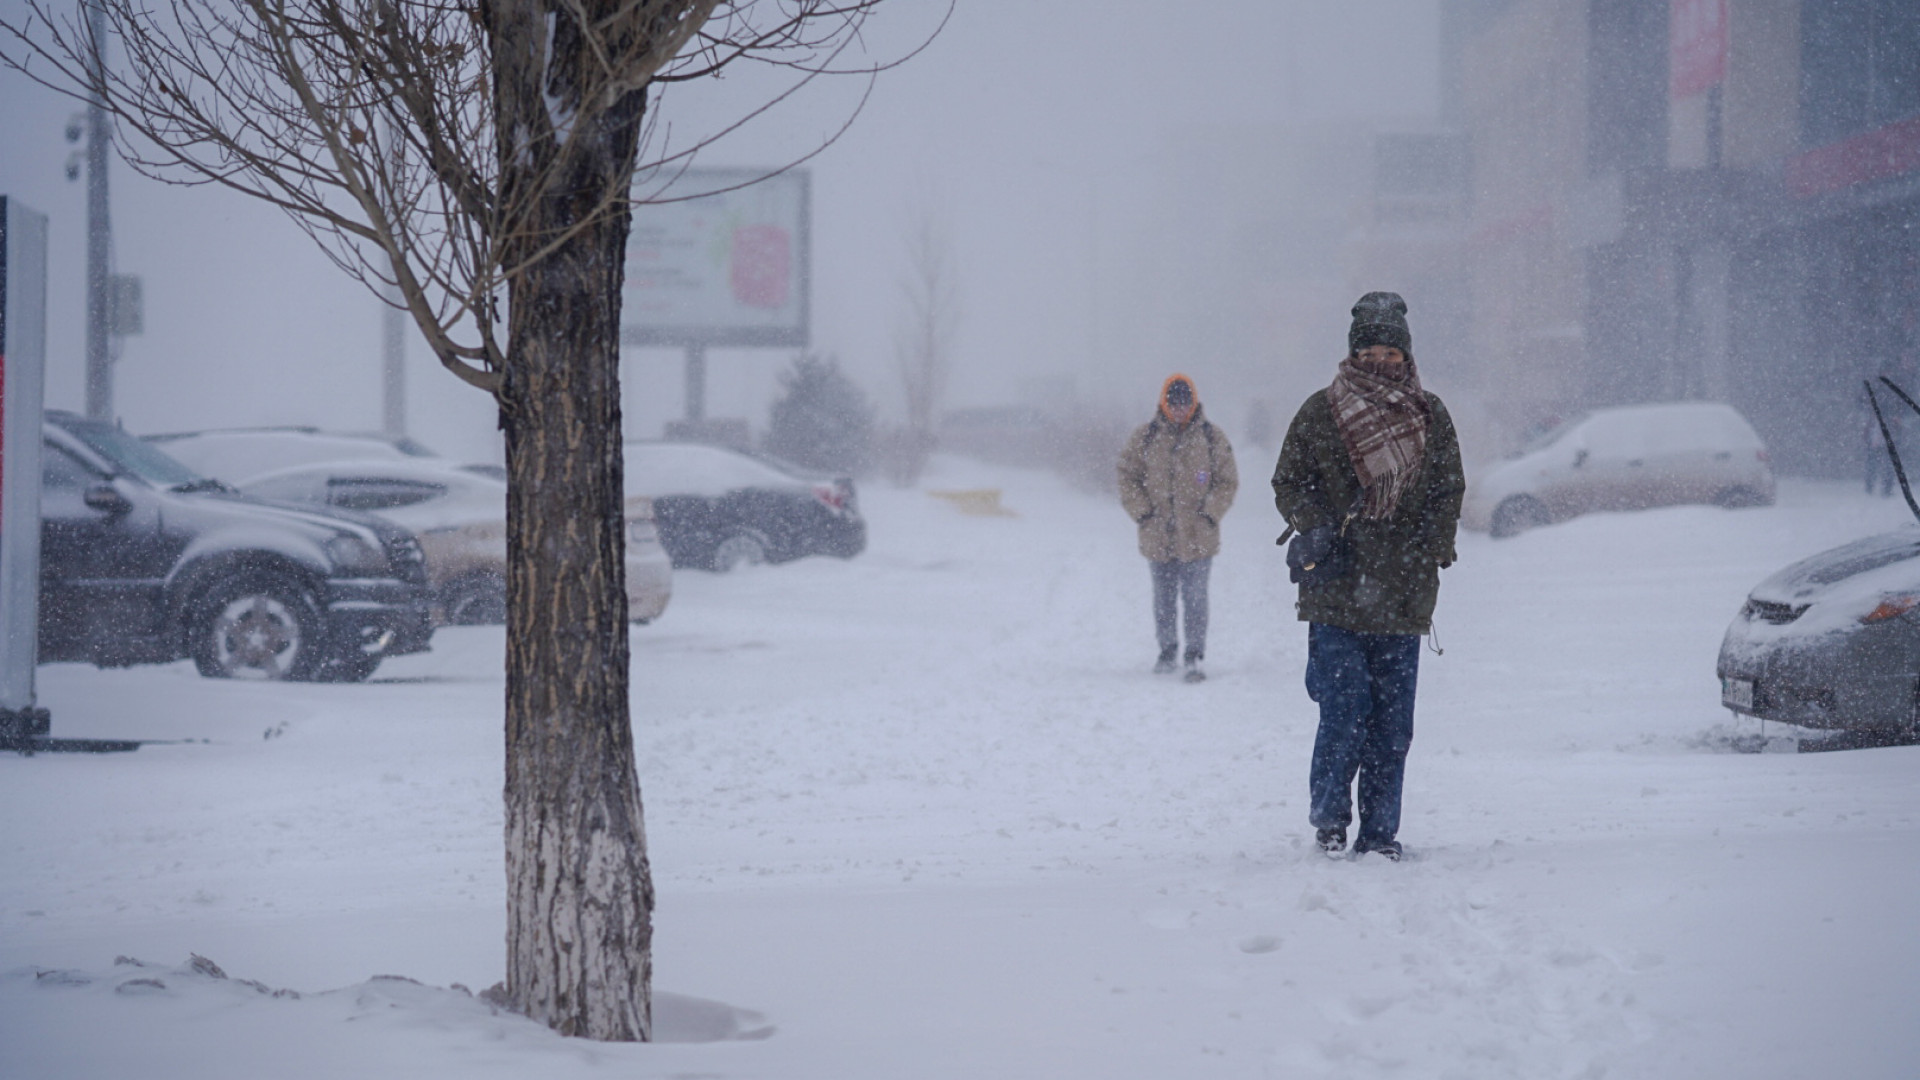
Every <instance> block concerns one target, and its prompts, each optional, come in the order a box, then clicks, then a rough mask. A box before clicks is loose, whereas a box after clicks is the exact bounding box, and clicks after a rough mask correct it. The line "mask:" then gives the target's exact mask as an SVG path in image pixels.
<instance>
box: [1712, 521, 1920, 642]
mask: <svg viewBox="0 0 1920 1080" xmlns="http://www.w3.org/2000/svg"><path fill="white" fill-rule="evenodd" d="M1915 592H1920V526H1908V527H1906V528H1903V529H1898V530H1895V531H1894V532H1890V533H1882V534H1880V535H1878V536H1869V537H1867V538H1865V539H1862V540H1856V541H1854V542H1853V543H1851V544H1843V545H1841V546H1840V547H1837V548H1831V549H1829V550H1827V551H1823V552H1821V553H1820V554H1818V555H1814V556H1811V557H1809V558H1805V559H1802V560H1800V561H1799V562H1797V563H1794V564H1793V565H1792V566H1789V567H1787V568H1786V569H1784V570H1781V571H1780V572H1779V573H1776V574H1774V575H1773V576H1772V577H1769V578H1767V579H1766V580H1765V581H1762V582H1761V583H1760V584H1759V585H1757V586H1755V587H1754V589H1753V592H1752V593H1750V594H1748V595H1749V602H1748V606H1747V609H1746V610H1745V611H1744V612H1742V614H1741V616H1740V617H1739V618H1736V619H1735V620H1734V621H1733V625H1732V626H1730V627H1729V628H1728V630H1727V637H1726V640H1725V641H1724V642H1723V643H1722V646H1721V650H1722V655H1723V658H1724V657H1734V658H1742V659H1752V658H1754V657H1759V656H1761V655H1764V653H1765V651H1766V650H1767V648H1768V647H1770V646H1771V645H1772V644H1774V643H1776V642H1781V641H1785V640H1789V639H1792V640H1796V641H1802V642H1804V641H1807V640H1808V639H1812V638H1817V637H1825V636H1827V635H1832V634H1845V633H1851V632H1853V631H1857V630H1859V629H1860V617H1861V616H1863V615H1865V614H1867V613H1868V612H1870V611H1872V610H1873V609H1874V607H1875V606H1876V605H1878V604H1879V603H1880V601H1881V600H1883V599H1885V598H1887V597H1889V596H1897V595H1901V594H1911V593H1915ZM1755 605H1774V606H1778V607H1780V608H1786V609H1794V613H1793V614H1792V615H1791V616H1790V617H1787V618H1786V621H1784V622H1782V621H1776V620H1774V619H1769V618H1765V617H1761V616H1759V615H1757V614H1756V612H1755V610H1754V609H1755ZM1905 617H1911V616H1905Z"/></svg>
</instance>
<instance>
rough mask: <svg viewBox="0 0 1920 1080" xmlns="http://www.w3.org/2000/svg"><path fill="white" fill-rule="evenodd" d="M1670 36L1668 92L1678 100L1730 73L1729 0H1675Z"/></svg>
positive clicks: (1713, 85) (1717, 83) (1697, 92)
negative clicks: (1728, 62) (1728, 57)
mask: <svg viewBox="0 0 1920 1080" xmlns="http://www.w3.org/2000/svg"><path fill="white" fill-rule="evenodd" d="M1672 3H1673V8H1672V24H1671V33H1670V35H1669V36H1668V39H1667V93H1668V95H1669V96H1670V97H1671V98H1672V99H1673V100H1675V101H1680V100H1682V99H1684V98H1690V97H1692V96H1694V95H1695V94H1703V93H1706V92H1707V91H1708V90H1711V89H1713V88H1714V87H1716V86H1719V85H1720V84H1721V82H1723V81H1724V80H1725V79H1726V77H1727V51H1728V48H1729V46H1730V45H1731V43H1732V32H1731V29H1730V27H1729V26H1728V12H1727V0H1672Z"/></svg>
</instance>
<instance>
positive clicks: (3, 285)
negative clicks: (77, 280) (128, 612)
mask: <svg viewBox="0 0 1920 1080" xmlns="http://www.w3.org/2000/svg"><path fill="white" fill-rule="evenodd" d="M46 312H47V219H46V217H45V216H43V215H41V214H37V213H35V212H33V211H32V210H29V209H27V208H26V207H24V206H21V205H20V203H19V201H18V200H16V199H10V198H7V197H6V196H4V195H0V738H7V737H19V736H22V735H35V734H40V735H44V734H45V733H46V714H45V713H44V712H41V711H39V710H37V709H35V708H34V694H33V666H34V663H35V661H36V660H37V659H38V656H37V646H38V634H39V626H40V405H41V402H42V400H43V397H44V383H43V381H42V380H43V378H44V373H45V370H46V346H47V316H46ZM23 725H24V727H25V728H30V729H31V730H26V729H23Z"/></svg>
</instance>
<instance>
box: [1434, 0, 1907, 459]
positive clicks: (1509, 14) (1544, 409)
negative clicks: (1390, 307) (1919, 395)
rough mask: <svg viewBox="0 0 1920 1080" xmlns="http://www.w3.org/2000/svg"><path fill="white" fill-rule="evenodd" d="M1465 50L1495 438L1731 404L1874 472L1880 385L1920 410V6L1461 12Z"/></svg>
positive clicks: (1647, 6) (1453, 47)
mask: <svg viewBox="0 0 1920 1080" xmlns="http://www.w3.org/2000/svg"><path fill="white" fill-rule="evenodd" d="M1443 40H1444V48H1445V50H1446V68H1445V70H1446V71H1447V73H1448V74H1447V105H1446V109H1445V115H1446V120H1447V122H1448V123H1449V125H1451V126H1452V127H1453V128H1454V129H1455V130H1457V131H1458V132H1459V133H1460V135H1461V137H1462V138H1463V139H1464V140H1465V143H1466V145H1467V147H1468V150H1467V153H1468V156H1469V160H1470V162H1471V165H1470V170H1471V172H1470V180H1469V181H1468V185H1467V187H1468V196H1467V204H1468V205H1467V210H1466V213H1465V220H1464V223H1463V226H1462V228H1461V230H1460V241H1459V244H1458V247H1457V249H1456V251H1457V259H1458V265H1459V267H1460V275H1459V276H1460V279H1461V280H1462V281H1463V282H1464V290H1465V292H1466V296H1465V298H1464V300H1463V301H1462V302H1463V304H1464V305H1465V315H1464V318H1465V321H1466V324H1467V330H1466V337H1467V339H1468V340H1469V341H1470V343H1471V344H1470V348H1471V351H1472V353H1473V355H1474V358H1475V363H1476V365H1477V369H1476V371H1475V388H1476V390H1477V392H1478V393H1480V394H1481V395H1482V397H1483V399H1484V405H1485V409H1486V412H1487V415H1488V416H1489V418H1490V421H1491V423H1492V424H1493V425H1494V427H1495V428H1496V429H1497V436H1496V437H1497V438H1503V439H1505V440H1507V441H1508V442H1510V443H1511V442H1514V441H1518V440H1519V439H1521V438H1524V437H1525V435H1526V434H1527V433H1528V432H1529V430H1531V429H1535V428H1538V427H1540V426H1542V425H1544V424H1549V423H1551V422H1553V421H1554V420H1556V419H1557V418H1559V417H1561V416H1564V415H1567V414H1570V413H1572V412H1575V411H1578V410H1580V409H1582V408H1587V407H1592V406H1597V405H1610V404H1628V403H1635V402H1647V401H1668V400H1684V399H1710V400H1724V401H1728V402H1731V403H1733V404H1734V405H1735V406H1737V407H1739V408H1740V409H1741V411H1743V412H1745V413H1746V414H1747V415H1748V416H1749V417H1750V418H1751V419H1752V420H1753V421H1754V423H1755V426H1756V427H1758V428H1759V429H1760V431H1761V433H1762V435H1763V436H1764V437H1765V438H1766V439H1767V441H1768V444H1769V446H1770V447H1771V448H1772V450H1773V456H1774V461H1775V464H1776V466H1777V467H1778V468H1779V469H1780V470H1781V471H1783V472H1788V473H1795V474H1804V475H1842V474H1845V473H1848V472H1851V471H1852V470H1853V469H1854V468H1856V467H1857V463H1858V462H1859V460H1860V454H1861V448H1862V433H1863V431H1864V425H1865V420H1866V416H1867V414H1866V412H1865V407H1864V391H1863V390H1862V387H1861V383H1862V380H1863V379H1866V378H1871V377H1874V376H1878V375H1880V374H1883V373H1884V374H1889V375H1891V376H1893V377H1894V378H1895V379H1896V380H1897V381H1900V382H1901V383H1902V384H1903V385H1905V386H1907V387H1908V389H1909V390H1916V389H1920V387H1915V386H1914V381H1915V375H1916V372H1917V371H1920V3H1914V2H1913V0H1581V2H1575V3H1568V2H1565V0H1450V2H1449V3H1448V5H1447V17H1446V30H1445V33H1444V35H1443ZM1908 427H1909V430H1913V431H1916V432H1920V418H1916V422H1915V423H1913V424H1910V425H1908Z"/></svg>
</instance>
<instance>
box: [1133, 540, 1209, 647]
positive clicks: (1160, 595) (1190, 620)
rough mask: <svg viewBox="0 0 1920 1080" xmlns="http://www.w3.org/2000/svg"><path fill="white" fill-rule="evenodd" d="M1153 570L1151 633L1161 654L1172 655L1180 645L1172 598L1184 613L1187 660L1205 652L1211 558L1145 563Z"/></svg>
mask: <svg viewBox="0 0 1920 1080" xmlns="http://www.w3.org/2000/svg"><path fill="white" fill-rule="evenodd" d="M1147 565H1148V566H1149V567H1150V568H1151V569H1152V571H1153V634H1154V637H1155V638H1156V639H1157V640H1158V642H1159V644H1160V655H1162V656H1167V657H1171V656H1172V655H1173V654H1174V653H1175V652H1176V651H1178V650H1179V648H1180V635H1179V632H1178V629H1177V628H1176V626H1175V620H1174V601H1175V599H1176V598H1178V600H1179V603H1180V606H1181V607H1184V608H1185V609H1186V615H1187V655H1186V659H1187V660H1189V661H1193V660H1203V659H1205V658H1206V655H1207V571H1209V570H1211V569H1212V568H1213V560H1212V559H1193V560H1190V561H1187V562H1181V561H1179V560H1178V559H1170V560H1168V561H1166V562H1148V563H1147Z"/></svg>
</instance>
